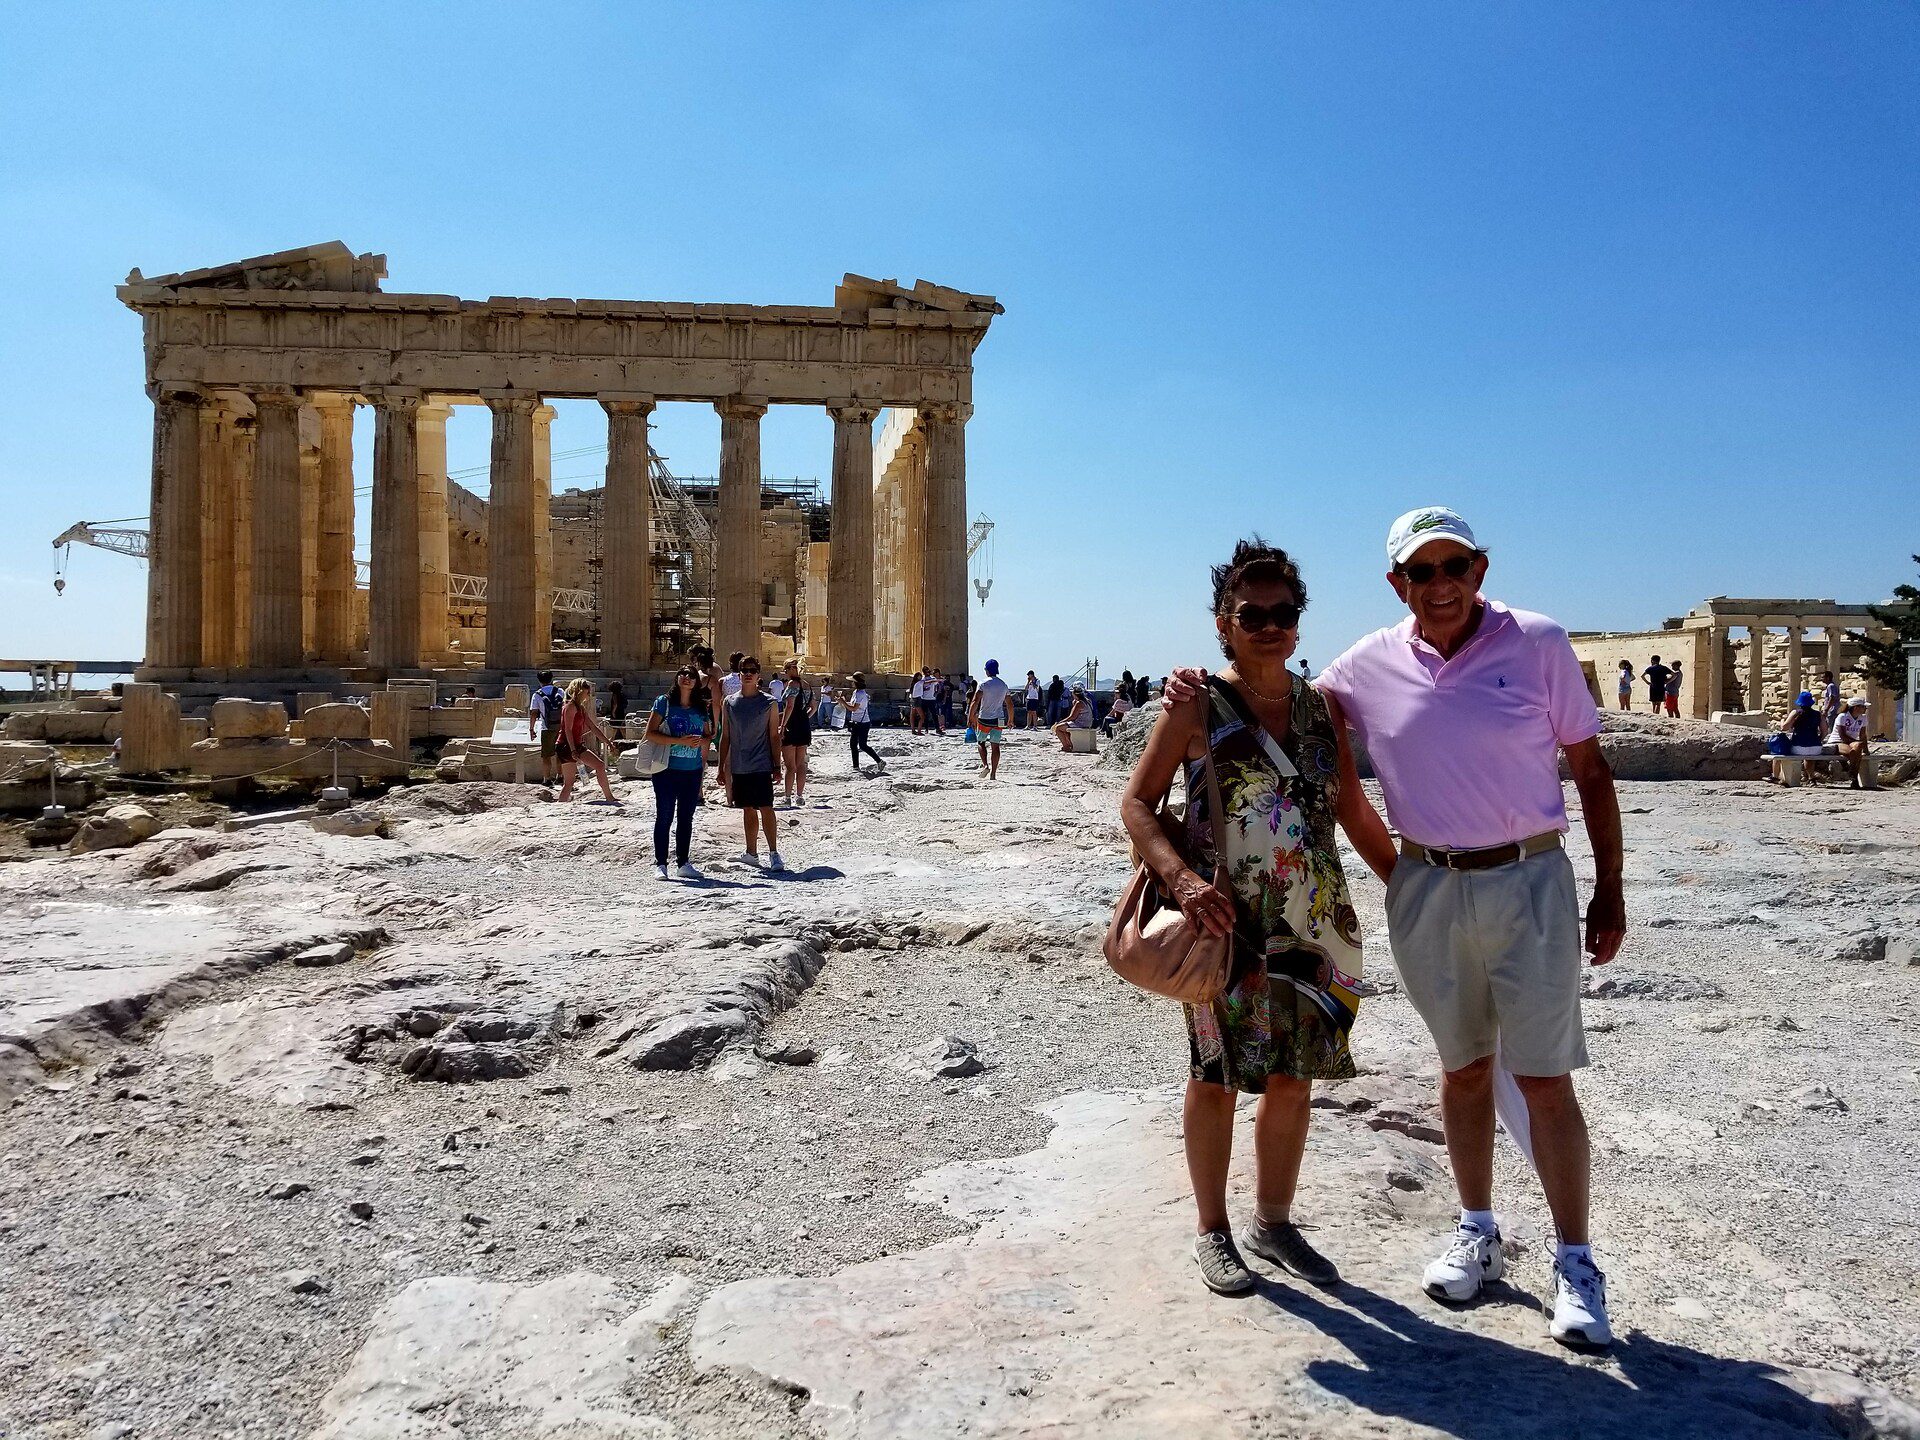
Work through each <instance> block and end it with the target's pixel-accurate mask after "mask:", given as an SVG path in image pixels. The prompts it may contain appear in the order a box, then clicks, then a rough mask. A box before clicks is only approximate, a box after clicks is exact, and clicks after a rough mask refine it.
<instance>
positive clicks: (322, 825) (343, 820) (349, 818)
mask: <svg viewBox="0 0 1920 1440" xmlns="http://www.w3.org/2000/svg"><path fill="white" fill-rule="evenodd" d="M307 823H308V824H309V825H311V826H313V828H314V829H316V830H319V831H322V832H323V833H325V834H328V835H353V836H367V835H378V836H380V837H382V838H385V837H386V836H388V835H390V834H392V833H393V832H392V827H391V826H390V825H389V824H388V823H387V817H386V816H384V815H381V814H379V813H378V812H377V811H373V810H363V809H359V808H355V809H351V810H336V811H334V812H333V813H332V814H330V815H316V816H314V817H313V818H312V819H311V820H309V821H308V822H307Z"/></svg>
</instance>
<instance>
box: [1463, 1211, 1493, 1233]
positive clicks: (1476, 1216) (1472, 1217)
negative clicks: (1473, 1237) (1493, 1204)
mask: <svg viewBox="0 0 1920 1440" xmlns="http://www.w3.org/2000/svg"><path fill="white" fill-rule="evenodd" d="M1460 1223H1461V1224H1462V1225H1471V1226H1473V1228H1474V1229H1476V1230H1478V1231H1479V1232H1480V1233H1481V1234H1482V1235H1491V1234H1493V1233H1494V1231H1496V1230H1498V1229H1499V1228H1500V1227H1499V1226H1498V1225H1496V1224H1495V1223H1494V1219H1493V1212H1492V1211H1491V1210H1466V1209H1462V1210H1461V1212H1460Z"/></svg>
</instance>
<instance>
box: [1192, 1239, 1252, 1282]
mask: <svg viewBox="0 0 1920 1440" xmlns="http://www.w3.org/2000/svg"><path fill="white" fill-rule="evenodd" d="M1193 1258H1194V1261H1195V1263H1196V1264H1198V1265H1199V1267H1200V1278H1201V1279H1202V1280H1204V1281H1206V1282H1207V1288H1208V1289H1209V1290H1211V1291H1213V1292H1214V1294H1216V1295H1243V1294H1245V1293H1246V1292H1247V1291H1249V1290H1251V1289H1252V1288H1253V1283H1254V1282H1253V1272H1252V1271H1251V1270H1249V1269H1247V1262H1246V1261H1244V1260H1242V1259H1241V1258H1240V1250H1239V1247H1238V1246H1236V1245H1235V1244H1234V1243H1233V1232H1232V1231H1231V1230H1208V1231H1207V1232H1205V1233H1204V1234H1201V1235H1196V1236H1194V1237H1193Z"/></svg>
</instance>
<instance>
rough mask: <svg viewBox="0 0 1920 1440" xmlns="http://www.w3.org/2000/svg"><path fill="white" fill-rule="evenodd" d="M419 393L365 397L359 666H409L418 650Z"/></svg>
mask: <svg viewBox="0 0 1920 1440" xmlns="http://www.w3.org/2000/svg"><path fill="white" fill-rule="evenodd" d="M419 427H420V392H419V391H417V390H398V389H394V390H385V391H380V392H377V393H376V394H375V395H374V396H373V566H372V573H371V575H370V576H369V577H368V590H369V593H368V596H367V600H368V609H367V663H368V664H369V665H371V666H373V667H374V669H376V670H414V669H418V668H419V666H420V664H421V654H420V428H419Z"/></svg>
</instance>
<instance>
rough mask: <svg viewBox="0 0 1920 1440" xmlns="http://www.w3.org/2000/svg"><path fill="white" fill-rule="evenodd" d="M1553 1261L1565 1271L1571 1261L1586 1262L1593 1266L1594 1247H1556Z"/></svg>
mask: <svg viewBox="0 0 1920 1440" xmlns="http://www.w3.org/2000/svg"><path fill="white" fill-rule="evenodd" d="M1553 1260H1554V1263H1555V1264H1556V1265H1558V1266H1559V1267H1560V1268H1561V1269H1563V1270H1564V1269H1566V1266H1567V1261H1569V1260H1584V1261H1586V1262H1587V1264H1589V1265H1591V1264H1593V1247H1592V1246H1591V1245H1555V1246H1554V1247H1553Z"/></svg>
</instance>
